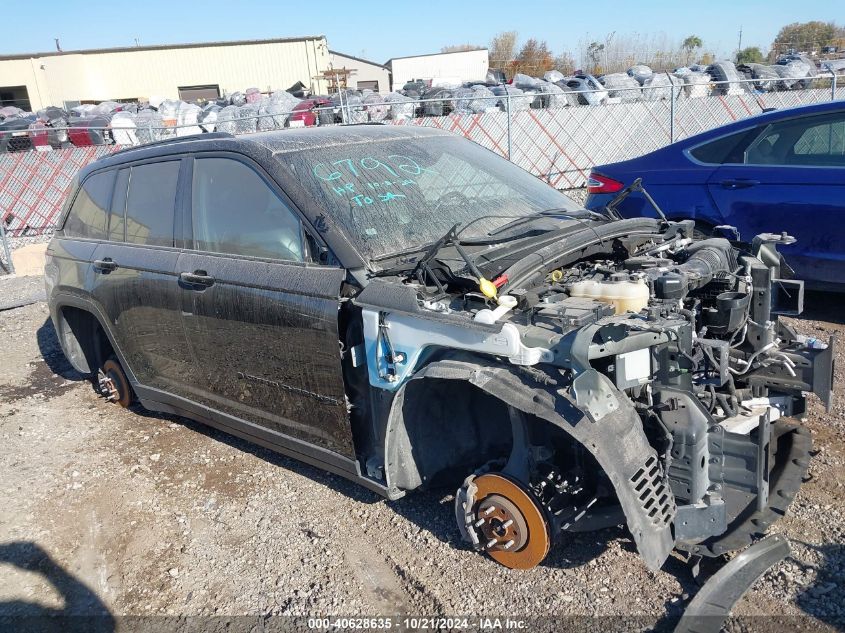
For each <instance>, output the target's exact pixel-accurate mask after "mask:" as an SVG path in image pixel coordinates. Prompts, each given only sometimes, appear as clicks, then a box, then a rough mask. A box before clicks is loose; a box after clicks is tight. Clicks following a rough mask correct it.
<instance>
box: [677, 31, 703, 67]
mask: <svg viewBox="0 0 845 633" xmlns="http://www.w3.org/2000/svg"><path fill="white" fill-rule="evenodd" d="M702 46H704V42H703V41H702V40H701V38H700V37H698V35H688V36H687V37H686V39H684V41H683V43H682V44H681V48H682V49H683V51H684V58H685V59H686V63H687V64H689V63H690V62H691V61H692V59H693V57H694V56H695V52H696V51H697V50H698V49H699V48H701V47H702Z"/></svg>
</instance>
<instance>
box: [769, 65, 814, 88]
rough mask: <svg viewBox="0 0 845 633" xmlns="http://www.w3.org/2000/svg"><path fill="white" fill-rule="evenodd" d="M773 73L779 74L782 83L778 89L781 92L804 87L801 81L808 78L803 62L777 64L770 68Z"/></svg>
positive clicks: (779, 83)
mask: <svg viewBox="0 0 845 633" xmlns="http://www.w3.org/2000/svg"><path fill="white" fill-rule="evenodd" d="M769 68H771V69H772V71H773V72H775V73H777V75H778V77H779V78H780V81H779V82H778V88H779V89H780V90H797V89H799V88H801V87H802V83H801V80H802V79H804V78H805V77H806V76H807V74H806V73H807V69H806V64H804V63H803V62H800V61H799V62H795V61H790V62H787V63H786V64H775V65H773V66H769Z"/></svg>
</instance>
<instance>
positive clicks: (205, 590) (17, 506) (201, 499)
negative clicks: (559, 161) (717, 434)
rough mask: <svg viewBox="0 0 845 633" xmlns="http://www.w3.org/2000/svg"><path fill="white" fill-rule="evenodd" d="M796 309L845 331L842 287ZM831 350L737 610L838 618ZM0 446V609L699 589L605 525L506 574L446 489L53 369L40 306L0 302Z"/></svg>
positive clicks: (630, 613) (256, 605) (8, 287)
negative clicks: (785, 547)
mask: <svg viewBox="0 0 845 633" xmlns="http://www.w3.org/2000/svg"><path fill="white" fill-rule="evenodd" d="M16 284H18V285H16ZM37 284H38V282H37V281H36V282H33V281H32V280H26V279H21V278H19V279H17V280H14V279H9V280H0V303H2V300H3V299H4V296H5V297H11V296H12V295H14V294H15V293H16V292H19V293H20V292H21V291H20V290H16V288H18V287H19V286H24V287H25V291H23V294H22V296H33V298H40V297H38V294H37V292H36V293H35V294H34V295H33V294H32V293H33V291H32V289H33V288H36V286H37ZM27 288H28V290H26V289H27ZM806 303H807V304H808V305H809V306H811V308H812V309H811V311H810V313H809V314H808V315H807V316H806V317H805V318H801V319H795V320H794V323H795V324H796V325H797V326H798V328H799V329H800V330H801V331H802V332H804V333H807V334H811V335H813V336H816V337H818V338H821V339H826V338H827V337H828V336H829V335H830V334H837V335H838V336H839V337H840V339H841V340H843V341H845V336H843V333H845V318H843V315H845V310H843V309H842V308H843V307H845V296H842V297H840V296H836V295H810V296H809V297H808V298H807V302H806ZM842 349H843V348H842V347H841V346H840V348H839V350H838V352H837V370H836V380H837V383H836V390H837V395H838V400H837V402H836V403H835V405H834V409H833V411H832V412H831V413H829V414H828V413H825V412H824V411H823V410H822V408H821V407H820V406H819V404H818V402H817V401H816V400H815V399H813V401H812V404H811V407H810V411H809V414H808V419H807V425H808V426H809V428H810V429H811V430H812V433H813V436H814V441H815V445H816V450H817V451H818V452H817V453H816V454H815V455H814V457H813V459H812V462H811V466H810V474H811V478H810V480H809V481H808V482H807V483H806V484H805V485H804V487H803V488H802V490H801V492H800V493H799V495H798V498H797V500H796V501H795V503H794V504H793V505H792V507H791V509H790V511H789V513H788V514H787V516H786V517H785V518H784V519H783V520H782V521H780V522H779V523H778V524H776V525H775V526H774V528H773V530H772V531H774V532H780V533H784V534H786V535H787V536H788V537H789V539H790V540H791V542H792V549H793V554H792V556H791V557H790V558H788V559H787V560H786V561H784V562H783V563H781V564H779V565H777V566H776V567H774V568H773V569H772V570H770V571H769V572H768V573H767V574H766V575H765V576H764V577H763V579H762V580H761V581H760V582H759V583H757V585H756V586H755V587H754V589H753V590H752V591H751V592H749V593H748V594H747V595H746V596H745V597H744V598H743V599H742V601H741V602H740V604H739V605H738V606H737V608H736V609H735V614H739V615H744V616H752V615H771V614H780V615H784V616H804V617H805V618H809V619H810V621H812V622H814V623H818V624H821V625H823V626H824V627H830V628H831V629H834V628H836V627H837V622H839V623H841V622H842V617H843V616H845V504H843V499H845V488H844V487H843V485H845V468H843V466H845V421H843V411H845V398H843V393H845V389H843V380H842V370H843V368H845V362H843V351H842ZM0 439H2V449H0V491H2V494H0V499H2V503H0V616H9V615H15V614H39V613H87V614H91V613H96V614H111V615H113V616H125V615H142V616H143V615H171V616H176V615H178V616H192V615H252V616H269V615H278V614H292V615H320V616H334V615H341V616H355V615H388V614H411V615H417V616H431V615H472V616H505V615H512V616H520V617H538V616H553V617H554V618H561V617H563V616H626V617H639V618H641V619H642V620H643V621H644V622H646V623H647V625H653V624H654V623H658V624H659V623H660V622H666V621H667V620H666V619H665V615H666V614H667V613H668V614H669V616H671V617H677V616H678V615H679V614H680V613H681V611H682V609H683V607H684V605H685V604H686V602H687V601H688V599H689V597H690V596H691V595H693V594H694V593H695V591H696V589H697V586H696V584H695V583H694V581H693V580H692V578H691V575H690V572H689V570H688V567H687V566H686V564H685V563H683V562H681V561H680V559H676V558H671V559H670V560H669V561H668V562H667V563H666V565H664V568H663V570H661V571H659V572H656V573H653V572H650V571H649V570H648V569H647V568H646V566H645V565H644V564H643V562H642V561H641V560H640V558H639V556H638V555H637V554H636V552H635V550H634V547H633V544H632V540H631V538H630V536H629V535H628V533H627V532H626V530H625V529H624V528H623V527H622V526H619V527H617V528H612V529H608V530H604V531H601V532H598V533H594V534H584V535H579V536H573V537H571V538H568V539H567V540H566V542H565V543H563V544H561V545H559V546H557V547H556V548H555V549H553V551H552V552H551V553H550V555H549V556H548V558H547V559H546V561H545V562H544V563H543V564H542V565H540V566H539V567H537V568H535V569H533V570H530V571H523V572H520V571H511V570H508V569H505V568H504V567H501V566H499V565H498V564H496V563H494V562H493V561H492V560H490V559H488V558H485V557H484V556H481V555H479V554H477V553H474V552H472V551H470V550H469V549H467V547H466V546H464V545H463V544H462V543H461V542H460V537H459V534H458V530H457V527H456V526H455V522H454V518H453V510H452V500H451V497H450V493H451V492H452V491H440V492H426V493H422V494H414V495H411V496H409V497H408V498H407V499H404V500H400V501H397V502H388V501H385V500H382V499H381V498H379V497H377V496H376V495H375V494H372V493H370V492H368V491H366V490H364V489H363V488H360V487H358V486H356V485H354V484H352V483H349V482H347V481H346V480H344V479H341V478H339V477H336V476H333V475H329V474H326V473H324V472H322V471H320V470H318V469H315V468H312V467H309V466H305V465H302V464H300V463H297V462H295V461H292V460H290V459H288V458H285V457H281V456H279V455H276V454H274V453H271V452H269V451H266V450H264V449H260V448H257V447H254V446H251V445H249V444H247V443H245V442H242V441H241V440H238V439H235V438H232V437H230V436H227V435H225V434H222V433H218V432H216V431H214V430H211V429H209V428H207V427H205V426H203V425H201V424H198V423H195V422H192V421H189V420H185V419H182V418H178V417H170V416H164V415H158V414H151V413H149V412H146V411H144V410H143V409H141V408H139V407H134V408H132V409H131V410H123V409H120V408H119V407H117V406H116V405H113V404H110V403H108V402H106V401H104V400H103V399H102V398H101V397H99V396H98V395H97V393H95V391H94V389H93V387H92V385H91V383H90V382H88V381H86V380H84V379H83V377H82V376H80V375H78V374H77V373H76V372H74V371H73V370H72V369H71V368H70V366H69V365H68V364H67V362H66V361H65V359H64V357H63V355H62V353H61V351H60V349H59V347H58V344H57V341H56V336H55V332H54V330H53V327H52V325H51V324H50V322H49V319H48V311H47V307H46V305H45V303H44V302H43V301H41V300H39V301H36V302H35V303H32V304H30V305H26V306H24V307H18V308H13V309H8V310H3V311H0ZM662 618H663V619H662ZM796 621H797V620H796ZM803 621H806V620H803ZM604 622H605V624H607V622H608V621H607V620H605V621H604ZM840 625H841V624H840ZM0 628H3V627H2V625H1V624H0ZM600 628H609V625H608V626H604V625H602V626H600Z"/></svg>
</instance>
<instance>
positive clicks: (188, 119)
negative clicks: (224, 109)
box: [176, 101, 202, 136]
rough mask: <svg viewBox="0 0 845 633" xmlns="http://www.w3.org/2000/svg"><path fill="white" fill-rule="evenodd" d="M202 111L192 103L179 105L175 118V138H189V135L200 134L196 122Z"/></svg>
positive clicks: (200, 130) (200, 131)
mask: <svg viewBox="0 0 845 633" xmlns="http://www.w3.org/2000/svg"><path fill="white" fill-rule="evenodd" d="M201 113H202V110H201V109H200V107H199V106H198V105H194V104H193V103H185V102H184V101H183V102H182V103H180V104H179V111H178V112H177V118H176V136H189V135H191V134H202V129H200V127H199V125H198V122H199V116H200V114H201Z"/></svg>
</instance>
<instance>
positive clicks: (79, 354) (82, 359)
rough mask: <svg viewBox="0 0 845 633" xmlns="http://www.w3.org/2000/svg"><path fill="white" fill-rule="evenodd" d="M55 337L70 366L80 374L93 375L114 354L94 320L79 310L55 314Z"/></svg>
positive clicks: (92, 316) (94, 318) (62, 309)
mask: <svg viewBox="0 0 845 633" xmlns="http://www.w3.org/2000/svg"><path fill="white" fill-rule="evenodd" d="M58 336H59V340H60V341H61V342H62V348H63V349H64V351H65V355H66V356H67V358H68V360H69V361H70V363H71V365H73V367H74V368H75V369H76V370H77V371H80V372H82V373H84V374H92V373H94V372H96V371H97V369H98V368H99V367H101V366H102V364H103V363H104V362H105V360H106V359H107V358H108V357H109V356H111V355H112V354H113V353H114V351H113V350H112V346H111V343H109V339H108V337H107V336H106V333H105V331H104V330H103V327H102V325H100V322H99V321H98V320H97V317H95V316H94V315H93V314H91V313H90V312H88V311H87V310H84V309H82V308H76V307H73V306H64V307H63V308H61V309H60V310H59V332H58Z"/></svg>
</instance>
